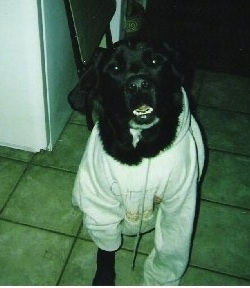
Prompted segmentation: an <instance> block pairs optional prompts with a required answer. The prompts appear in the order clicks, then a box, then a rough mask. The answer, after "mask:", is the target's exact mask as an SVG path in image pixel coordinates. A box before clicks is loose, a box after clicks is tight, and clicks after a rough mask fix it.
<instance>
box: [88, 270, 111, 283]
mask: <svg viewBox="0 0 250 288" xmlns="http://www.w3.org/2000/svg"><path fill="white" fill-rule="evenodd" d="M115 276H116V275H115V272H114V271H113V272H110V271H105V270H103V271H102V272H99V271H97V272H96V274H95V277H94V279H93V282H92V286H115Z"/></svg>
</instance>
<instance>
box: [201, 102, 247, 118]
mask: <svg viewBox="0 0 250 288" xmlns="http://www.w3.org/2000/svg"><path fill="white" fill-rule="evenodd" d="M199 108H208V109H211V110H216V111H223V112H233V113H237V114H243V115H246V116H250V112H243V111H237V110H232V109H227V108H222V107H216V106H210V105H206V104H199V103H198V104H197V105H196V110H197V109H199Z"/></svg>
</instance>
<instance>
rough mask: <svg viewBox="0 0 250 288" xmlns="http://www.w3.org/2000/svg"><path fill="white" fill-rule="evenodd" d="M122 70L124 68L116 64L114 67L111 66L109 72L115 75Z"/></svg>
mask: <svg viewBox="0 0 250 288" xmlns="http://www.w3.org/2000/svg"><path fill="white" fill-rule="evenodd" d="M121 69H122V67H121V66H119V65H117V64H114V65H111V66H109V70H110V71H111V72H113V73H114V74H117V73H119V72H120V71H121Z"/></svg>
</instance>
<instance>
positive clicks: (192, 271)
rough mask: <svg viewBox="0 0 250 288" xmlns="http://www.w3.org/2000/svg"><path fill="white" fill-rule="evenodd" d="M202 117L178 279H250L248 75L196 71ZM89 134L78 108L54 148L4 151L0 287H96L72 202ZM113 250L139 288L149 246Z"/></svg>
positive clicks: (0, 161)
mask: <svg viewBox="0 0 250 288" xmlns="http://www.w3.org/2000/svg"><path fill="white" fill-rule="evenodd" d="M194 95H195V98H196V99H197V101H198V104H199V106H198V110H197V114H198V117H199V120H200V122H201V123H202V126H203V128H204V132H205V135H206V138H207V142H208V147H209V159H208V168H207V171H206V175H205V178H204V181H203V185H202V189H201V198H202V201H201V207H200V215H199V220H198V226H197V232H196V235H195V238H194V244H193V250H192V255H191V261H190V266H189V268H188V270H187V273H186V274H185V276H184V278H183V280H182V285H250V79H248V78H242V77H239V76H232V75H223V74H216V73H208V72H206V71H198V72H197V77H196V82H195V86H194ZM88 135H89V132H88V131H87V128H86V126H85V125H84V120H83V117H82V116H80V115H78V114H76V113H75V114H73V116H72V117H71V119H70V121H69V123H68V124H67V126H66V127H65V129H64V131H63V133H62V135H61V137H60V139H59V141H58V142H57V144H56V146H55V148H54V150H53V152H51V153H49V152H41V153H38V154H36V155H34V154H32V153H29V152H23V151H18V150H12V149H9V148H4V147H2V148H0V185H1V186H0V213H1V214H0V285H90V284H91V279H92V277H93V274H94V269H95V267H94V260H95V251H96V247H95V245H94V244H93V243H92V242H91V241H90V239H89V238H88V235H87V234H86V233H85V231H83V230H82V215H81V213H80V212H79V211H78V210H77V209H76V208H73V206H72V205H71V190H72V186H73V182H74V178H75V175H76V171H77V167H78V164H79V161H80V159H81V155H82V153H83V151H84V147H85V144H86V140H87V137H88ZM133 243H134V238H131V237H130V238H129V237H127V238H125V239H124V244H123V249H122V250H120V251H119V253H118V256H117V285H140V283H141V281H142V267H143V262H144V260H145V257H146V255H147V254H148V253H149V251H150V249H151V248H152V245H153V233H151V234H147V235H145V237H144V238H143V240H142V242H141V245H140V250H139V251H140V254H139V255H138V258H137V264H136V268H135V270H134V271H131V260H132V252H131V251H132V249H133Z"/></svg>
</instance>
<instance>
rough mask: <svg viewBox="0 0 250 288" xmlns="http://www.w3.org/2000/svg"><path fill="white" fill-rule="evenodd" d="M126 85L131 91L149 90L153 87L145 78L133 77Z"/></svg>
mask: <svg viewBox="0 0 250 288" xmlns="http://www.w3.org/2000/svg"><path fill="white" fill-rule="evenodd" d="M126 87H127V89H128V90H129V91H130V92H136V91H138V90H144V91H147V90H149V89H150V88H151V84H150V82H149V81H148V80H147V79H144V78H132V79H130V80H129V81H128V82H127V85H126Z"/></svg>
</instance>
